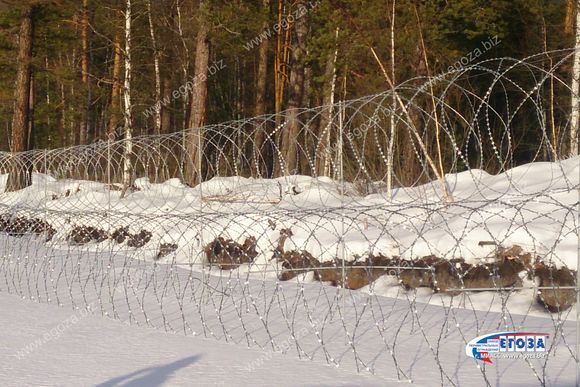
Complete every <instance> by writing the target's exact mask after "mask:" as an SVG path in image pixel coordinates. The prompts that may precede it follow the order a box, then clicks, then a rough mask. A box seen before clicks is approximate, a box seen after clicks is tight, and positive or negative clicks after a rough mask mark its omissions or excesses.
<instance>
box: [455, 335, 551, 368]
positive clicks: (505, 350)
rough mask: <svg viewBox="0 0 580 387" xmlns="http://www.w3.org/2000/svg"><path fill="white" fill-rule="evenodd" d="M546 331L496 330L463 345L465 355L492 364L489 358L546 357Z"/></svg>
mask: <svg viewBox="0 0 580 387" xmlns="http://www.w3.org/2000/svg"><path fill="white" fill-rule="evenodd" d="M548 337H549V335H548V334H547V333H534V332H496V333H490V334H487V335H483V336H479V337H476V338H475V339H473V340H471V341H470V342H469V343H467V345H466V346H465V353H466V354H467V356H469V357H472V358H474V359H477V360H482V361H483V362H485V363H490V364H492V363H493V362H492V361H491V359H523V358H542V357H546V356H547V355H548V353H547V352H546V347H547V342H548Z"/></svg>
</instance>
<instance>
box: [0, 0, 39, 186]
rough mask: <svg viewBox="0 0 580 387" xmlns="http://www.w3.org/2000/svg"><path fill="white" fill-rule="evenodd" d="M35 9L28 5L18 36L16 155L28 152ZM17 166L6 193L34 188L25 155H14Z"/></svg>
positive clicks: (13, 147) (15, 121)
mask: <svg viewBox="0 0 580 387" xmlns="http://www.w3.org/2000/svg"><path fill="white" fill-rule="evenodd" d="M32 13H33V6H32V5H27V6H25V7H24V9H23V10H22V13H21V16H20V31H19V33H18V57H17V61H18V68H17V72H16V85H15V90H14V101H15V103H14V115H13V118H12V148H11V151H12V152H24V151H26V150H28V145H29V144H28V130H29V121H30V85H31V76H32V68H31V61H32V39H33V35H32V34H33V19H32ZM13 157H14V160H13V165H12V167H11V170H10V174H9V176H8V182H7V184H6V192H10V191H17V190H20V189H22V188H24V187H26V186H28V185H30V171H29V168H28V165H27V163H26V160H24V159H23V158H22V155H21V154H16V155H13Z"/></svg>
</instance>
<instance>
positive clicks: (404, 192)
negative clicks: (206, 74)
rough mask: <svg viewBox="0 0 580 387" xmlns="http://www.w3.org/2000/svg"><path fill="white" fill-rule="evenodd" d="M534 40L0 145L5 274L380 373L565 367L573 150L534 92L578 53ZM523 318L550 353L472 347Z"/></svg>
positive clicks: (8, 285)
mask: <svg viewBox="0 0 580 387" xmlns="http://www.w3.org/2000/svg"><path fill="white" fill-rule="evenodd" d="M545 55H546V53H542V54H538V55H534V56H531V57H528V58H525V59H523V60H516V59H512V58H495V59H490V60H486V61H483V62H480V63H477V64H473V65H469V66H465V67H461V68H453V69H451V70H450V71H448V72H446V73H444V74H441V75H438V76H436V77H431V78H417V79H413V80H409V81H407V82H404V83H402V84H400V85H398V86H397V87H396V88H394V89H391V90H387V91H385V92H383V93H380V94H376V95H372V96H367V97H364V98H359V99H355V100H350V101H340V102H338V103H336V104H333V105H330V106H322V107H318V108H313V109H294V110H289V111H285V112H282V113H279V114H274V115H267V116H262V117H254V118H249V119H244V120H239V121H232V122H227V123H222V124H216V125H209V126H205V127H202V128H194V129H191V130H188V131H184V132H177V133H171V134H165V135H156V136H142V137H135V138H133V139H132V140H131V143H130V146H128V145H129V143H128V140H125V139H114V138H111V139H110V140H108V141H101V142H98V143H95V144H91V145H87V146H75V147H70V148H63V149H52V150H34V151H30V152H25V153H18V154H16V153H0V187H4V186H6V185H8V184H9V180H10V179H29V180H30V183H31V185H30V186H28V187H26V188H24V189H21V190H17V191H11V192H4V193H3V194H0V241H1V243H0V291H5V292H9V293H14V294H17V295H20V296H22V297H25V298H30V299H33V300H36V301H39V302H48V303H55V304H58V305H70V306H72V307H73V308H81V309H85V308H88V307H91V308H93V309H96V310H99V311H100V312H101V313H102V314H103V315H107V316H110V317H113V318H116V319H120V320H122V321H126V322H128V323H131V324H137V325H144V326H151V327H156V328H160V329H164V330H167V331H171V332H182V333H183V334H186V335H202V336H205V337H212V338H215V339H218V340H225V341H227V342H233V343H237V344H241V345H247V346H251V347H257V348H261V349H263V350H264V351H282V352H288V353H292V355H293V356H294V355H297V356H299V357H300V358H307V359H311V360H314V361H321V362H325V363H329V364H332V365H335V366H340V367H345V368H349V369H354V370H356V371H359V372H365V371H368V372H371V373H374V374H376V375H378V376H381V377H383V378H385V380H402V381H414V382H417V383H429V384H431V383H433V381H434V380H433V379H432V378H431V376H429V375H433V373H431V374H429V373H426V372H425V370H426V369H436V370H437V372H436V373H435V374H436V375H437V376H438V377H439V383H440V384H442V385H443V384H444V385H460V384H464V383H468V382H473V383H478V384H479V383H485V384H496V383H498V382H499V380H506V378H509V376H510V375H511V374H512V373H513V375H520V376H522V377H527V378H528V379H526V380H519V382H521V383H526V382H532V383H533V382H536V383H540V384H558V383H559V382H561V381H563V380H568V379H567V378H570V377H571V376H570V375H575V372H574V371H575V361H576V354H575V347H574V341H575V337H576V334H577V332H576V331H575V328H574V319H575V315H574V313H573V311H574V310H575V306H574V303H575V301H576V288H575V287H576V281H575V277H576V269H577V266H576V260H577V257H576V254H575V252H576V251H577V248H578V247H577V246H578V213H577V209H578V189H579V177H578V175H579V172H578V170H579V167H578V164H579V159H578V156H575V157H567V156H568V155H567V154H566V152H568V148H567V146H568V143H567V141H569V138H568V137H566V136H567V133H568V132H569V128H570V122H569V121H566V120H565V119H560V120H559V121H558V122H557V125H555V124H554V122H555V120H554V119H553V118H554V114H556V115H558V114H559V115H558V117H565V116H566V114H564V113H565V112H564V110H565V108H564V107H563V106H564V105H562V104H556V107H554V106H553V105H552V106H550V104H549V103H547V102H546V101H549V98H547V96H549V93H550V90H552V92H554V90H555V93H556V94H557V95H558V96H565V97H566V98H568V97H569V96H570V95H571V90H570V88H569V87H568V86H567V85H568V84H569V81H568V79H567V76H566V74H567V72H566V71H567V70H566V69H567V68H568V67H569V64H570V62H571V58H572V55H573V52H572V51H571V50H561V51H557V52H551V53H550V55H551V57H552V58H553V59H554V66H553V67H551V68H546V67H545V60H544V56H545ZM475 78H477V79H478V82H477V84H478V85H482V84H483V83H484V81H485V82H486V84H487V85H488V86H487V87H486V88H481V89H477V88H475V86H473V84H472V82H471V81H472V80H473V79H475ZM530 85H532V86H531V87H530ZM555 110H556V113H554V111H555ZM2 191H3V188H2ZM8 191H10V190H8ZM523 328H525V329H528V330H529V329H532V330H536V331H537V330H540V331H541V330H542V329H543V330H544V331H549V333H550V335H551V336H550V338H551V341H550V346H549V348H548V349H547V355H548V356H546V357H542V358H538V359H524V360H520V361H519V362H517V363H514V362H504V363H501V362H497V364H494V367H495V368H491V366H487V365H485V364H482V363H480V362H478V361H477V360H474V359H472V358H469V357H467V356H465V354H464V351H465V350H464V348H465V345H466V343H467V342H468V341H469V340H470V339H471V338H473V337H476V336H478V335H480V334H483V333H486V332H494V331H499V330H505V331H517V330H521V329H523ZM261 365H262V363H259V366H261ZM257 366H258V365H257V363H255V362H254V363H252V364H248V370H249V371H250V372H251V371H253V370H255V368H256V367H257ZM508 368H509V369H510V371H509V375H508V374H507V373H506V372H507V369H508ZM518 370H521V372H520V371H518Z"/></svg>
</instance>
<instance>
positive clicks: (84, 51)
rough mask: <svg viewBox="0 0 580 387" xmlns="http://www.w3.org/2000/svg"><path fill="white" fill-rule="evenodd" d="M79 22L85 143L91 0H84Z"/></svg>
mask: <svg viewBox="0 0 580 387" xmlns="http://www.w3.org/2000/svg"><path fill="white" fill-rule="evenodd" d="M79 24H80V30H81V31H80V33H81V84H82V92H83V95H84V96H85V98H86V106H85V109H84V111H83V114H82V117H81V122H80V127H79V143H80V144H83V145H84V144H86V143H87V142H88V139H89V123H88V121H89V110H90V93H89V0H83V4H82V8H81V15H80V20H79Z"/></svg>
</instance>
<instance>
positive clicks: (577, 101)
mask: <svg viewBox="0 0 580 387" xmlns="http://www.w3.org/2000/svg"><path fill="white" fill-rule="evenodd" d="M578 10H580V1H577V3H576V43H575V45H574V48H575V51H574V64H573V66H572V114H571V116H570V155H571V156H576V155H577V154H578V125H579V122H578V120H579V119H580V17H579V16H578Z"/></svg>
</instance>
